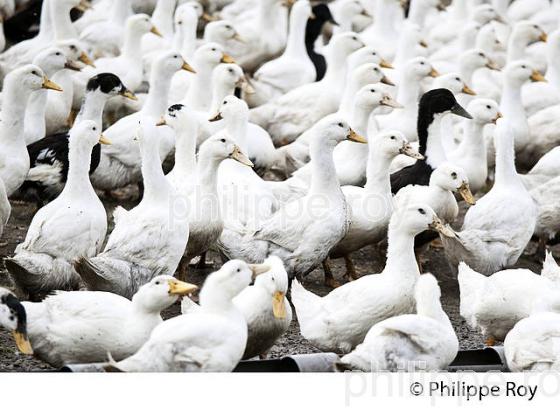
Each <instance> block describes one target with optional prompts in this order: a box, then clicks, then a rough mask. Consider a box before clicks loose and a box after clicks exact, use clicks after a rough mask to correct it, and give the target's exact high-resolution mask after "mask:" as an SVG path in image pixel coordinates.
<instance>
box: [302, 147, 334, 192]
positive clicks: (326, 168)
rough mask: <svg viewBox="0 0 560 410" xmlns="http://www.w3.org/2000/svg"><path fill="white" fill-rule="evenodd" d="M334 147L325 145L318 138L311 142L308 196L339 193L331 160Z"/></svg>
mask: <svg viewBox="0 0 560 410" xmlns="http://www.w3.org/2000/svg"><path fill="white" fill-rule="evenodd" d="M334 148H335V147H334V146H332V145H330V144H329V145H327V144H325V142H323V141H321V139H320V138H315V139H314V140H313V141H311V144H310V147H309V153H310V156H311V174H312V177H311V186H310V188H309V194H318V195H319V194H322V195H324V194H327V195H328V194H331V193H334V192H338V191H340V184H339V183H338V177H337V175H336V168H335V165H334V160H333V151H334Z"/></svg>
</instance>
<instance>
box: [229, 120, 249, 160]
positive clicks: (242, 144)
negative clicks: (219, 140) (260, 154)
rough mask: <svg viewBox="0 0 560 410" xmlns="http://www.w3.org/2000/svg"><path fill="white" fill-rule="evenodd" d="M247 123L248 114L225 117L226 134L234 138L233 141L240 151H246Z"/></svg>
mask: <svg viewBox="0 0 560 410" xmlns="http://www.w3.org/2000/svg"><path fill="white" fill-rule="evenodd" d="M248 124H249V117H248V116H244V117H242V116H237V117H235V118H229V119H225V128H226V130H227V132H228V134H229V135H230V136H231V137H233V138H234V139H235V143H236V144H237V146H238V147H239V148H240V149H241V151H242V152H247V146H248V144H247V128H248Z"/></svg>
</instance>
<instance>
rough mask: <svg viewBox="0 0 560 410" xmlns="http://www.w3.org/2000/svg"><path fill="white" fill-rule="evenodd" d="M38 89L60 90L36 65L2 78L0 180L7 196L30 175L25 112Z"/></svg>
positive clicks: (19, 69) (17, 70) (20, 69)
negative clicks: (25, 133)
mask: <svg viewBox="0 0 560 410" xmlns="http://www.w3.org/2000/svg"><path fill="white" fill-rule="evenodd" d="M41 88H45V89H52V90H57V91H62V89H61V88H60V87H59V86H58V85H56V84H55V83H53V82H52V81H50V80H49V79H48V78H47V77H46V76H45V74H44V73H43V70H41V69H40V68H39V67H37V66H35V65H26V66H23V67H21V68H18V69H15V70H14V71H12V72H11V73H10V74H8V75H7V76H6V78H5V79H4V89H3V96H2V111H1V112H0V144H1V145H2V150H1V152H0V179H2V181H3V182H4V187H5V189H6V194H7V195H8V197H9V196H10V195H11V194H12V193H13V192H14V191H15V190H17V189H18V188H19V187H20V186H21V184H23V181H24V180H25V177H26V176H27V173H28V172H29V154H28V153H27V147H26V145H25V135H24V129H25V128H24V119H25V110H26V106H27V102H28V99H29V96H30V95H31V93H32V92H33V91H37V90H40V89H41Z"/></svg>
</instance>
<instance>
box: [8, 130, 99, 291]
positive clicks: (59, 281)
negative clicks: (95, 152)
mask: <svg viewBox="0 0 560 410" xmlns="http://www.w3.org/2000/svg"><path fill="white" fill-rule="evenodd" d="M98 142H101V143H108V140H106V139H105V138H104V137H103V136H102V134H101V129H100V128H99V127H98V126H97V125H96V124H95V122H93V121H83V122H82V123H80V124H78V125H77V126H76V127H74V128H73V129H72V131H71V133H70V140H69V145H70V147H69V152H68V159H69V170H68V179H67V182H66V185H65V187H64V189H63V191H62V193H61V194H60V195H59V196H58V197H57V198H56V199H55V200H54V201H52V202H50V203H49V204H47V205H46V206H44V207H43V208H41V209H39V211H38V212H37V213H36V214H35V216H34V217H33V220H32V221H31V225H30V227H29V230H28V231H27V235H26V237H25V241H24V242H23V243H21V244H20V245H18V247H17V248H16V251H15V255H14V257H13V258H10V259H6V261H5V263H6V268H7V269H8V271H9V272H10V275H11V276H12V278H13V280H14V282H15V283H16V284H17V285H18V286H19V287H20V288H21V289H22V290H24V291H25V292H27V293H29V294H30V295H31V296H32V297H37V296H41V295H45V294H48V293H49V292H51V291H53V290H56V289H77V288H78V286H79V277H78V275H77V274H76V271H75V270H74V267H73V266H72V263H73V262H74V260H75V259H77V258H80V257H91V256H93V255H95V254H96V253H97V252H99V250H100V249H101V246H102V245H103V241H104V239H105V234H106V233H107V215H106V213H105V208H104V207H103V204H102V203H101V201H100V200H99V198H98V197H97V195H96V193H95V191H94V190H93V187H92V186H91V183H90V181H89V176H88V173H89V168H90V162H91V151H92V149H93V146H94V145H95V144H97V143H98Z"/></svg>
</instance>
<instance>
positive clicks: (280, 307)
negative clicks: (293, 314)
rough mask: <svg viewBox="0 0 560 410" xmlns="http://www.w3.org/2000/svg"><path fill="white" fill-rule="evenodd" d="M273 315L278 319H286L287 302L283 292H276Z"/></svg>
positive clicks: (273, 298)
mask: <svg viewBox="0 0 560 410" xmlns="http://www.w3.org/2000/svg"><path fill="white" fill-rule="evenodd" d="M272 313H273V314H274V317H275V318H276V319H285V318H286V302H285V299H284V293H283V292H274V295H273V296H272Z"/></svg>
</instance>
